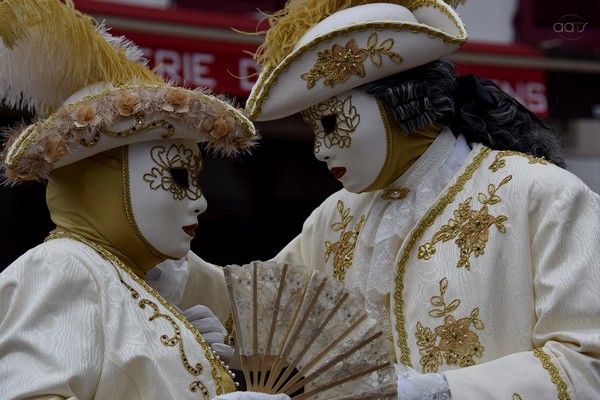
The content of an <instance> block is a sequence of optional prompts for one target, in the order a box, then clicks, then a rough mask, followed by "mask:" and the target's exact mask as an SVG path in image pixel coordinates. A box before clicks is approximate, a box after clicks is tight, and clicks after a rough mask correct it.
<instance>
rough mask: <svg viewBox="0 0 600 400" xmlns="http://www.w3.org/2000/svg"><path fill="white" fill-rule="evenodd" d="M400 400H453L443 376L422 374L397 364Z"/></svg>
mask: <svg viewBox="0 0 600 400" xmlns="http://www.w3.org/2000/svg"><path fill="white" fill-rule="evenodd" d="M396 374H397V375H398V399H399V400H452V396H451V395H450V387H449V386H448V382H446V377H444V375H442V374H421V373H419V372H417V371H415V370H414V369H412V368H409V367H407V366H405V365H402V364H396Z"/></svg>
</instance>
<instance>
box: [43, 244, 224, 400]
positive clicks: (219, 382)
mask: <svg viewBox="0 0 600 400" xmlns="http://www.w3.org/2000/svg"><path fill="white" fill-rule="evenodd" d="M61 238H69V239H71V240H76V241H78V242H81V243H84V244H86V245H87V246H89V247H91V248H92V249H94V250H95V251H96V252H97V253H98V254H99V255H100V256H101V257H102V258H104V259H105V260H107V261H108V262H110V264H111V265H112V266H113V268H114V269H115V272H116V273H117V276H118V278H119V281H120V282H121V283H122V284H123V285H124V286H125V287H126V288H127V289H128V290H129V292H130V293H131V295H132V297H133V298H134V299H138V298H139V297H140V294H139V292H138V291H137V290H135V289H134V288H133V287H131V286H130V285H128V284H127V283H126V282H125V280H124V279H123V276H122V275H121V271H122V272H125V273H126V274H127V276H128V277H129V278H130V279H132V280H133V281H135V282H136V283H137V284H138V285H140V286H142V287H143V288H144V290H145V291H147V292H148V293H150V294H151V295H152V296H153V297H154V298H155V299H156V301H158V303H160V304H161V305H162V306H163V307H164V308H166V309H167V310H169V312H170V313H171V314H172V315H173V316H175V317H176V318H177V319H178V320H179V322H180V323H181V324H182V325H184V326H185V327H186V328H187V329H188V330H189V331H191V333H192V334H193V335H194V337H195V339H196V342H198V344H199V345H200V346H201V347H202V349H203V351H204V355H205V357H206V359H207V360H208V362H209V364H210V365H211V375H212V378H213V380H214V382H215V386H216V392H217V394H224V393H226V392H229V391H232V390H234V385H233V380H232V376H231V373H230V371H227V369H226V368H225V367H224V366H222V365H221V364H220V362H219V361H217V360H216V359H215V357H214V355H213V353H212V350H211V349H210V347H209V345H208V344H207V343H206V342H205V341H204V339H203V338H202V336H201V335H200V332H198V330H197V329H196V328H194V326H193V325H192V324H190V322H189V321H188V320H187V319H185V317H183V315H181V314H180V313H179V312H178V311H176V310H175V309H174V308H173V306H172V305H171V304H170V303H169V302H168V301H166V300H165V299H164V298H163V297H162V296H161V295H160V294H159V293H158V292H157V291H155V290H154V289H152V288H151V287H150V286H148V284H147V283H146V282H144V281H143V280H142V279H141V278H140V277H138V276H137V275H136V274H134V273H133V272H132V271H131V269H129V268H128V267H127V266H126V265H125V264H123V262H122V261H121V260H119V259H118V258H117V257H116V256H115V255H113V254H112V253H110V252H109V251H108V250H106V249H105V248H103V247H101V246H99V245H97V244H95V243H93V242H90V241H89V240H87V239H85V238H83V237H81V236H79V235H76V234H73V233H68V232H55V233H52V234H50V235H48V237H46V239H45V240H46V241H48V240H53V239H61ZM142 302H144V304H146V303H149V304H147V305H150V304H153V305H154V307H156V304H155V303H154V302H152V301H149V300H147V299H144V300H141V301H140V302H139V303H138V304H139V305H140V307H141V308H144V307H142V306H141V304H142ZM154 307H152V308H154ZM154 309H155V310H157V308H154ZM173 324H175V325H177V323H176V322H175V321H173ZM178 329H179V327H178ZM179 332H180V333H181V331H180V330H179ZM176 336H177V335H176ZM163 340H166V341H168V338H167V337H166V336H162V337H161V342H162V341H163ZM163 343H164V342H163ZM182 362H183V363H184V365H185V364H186V363H187V357H185V355H183V356H182ZM187 364H188V365H189V363H187ZM197 365H198V364H197ZM186 369H187V367H186ZM188 371H190V370H189V369H188ZM190 373H191V371H190ZM228 374H229V375H228ZM193 386H194V383H192V384H191V385H190V390H192V391H194V390H193V389H192V387H193ZM196 386H197V384H196ZM203 386H204V385H203ZM204 387H206V386H204ZM205 399H210V396H205Z"/></svg>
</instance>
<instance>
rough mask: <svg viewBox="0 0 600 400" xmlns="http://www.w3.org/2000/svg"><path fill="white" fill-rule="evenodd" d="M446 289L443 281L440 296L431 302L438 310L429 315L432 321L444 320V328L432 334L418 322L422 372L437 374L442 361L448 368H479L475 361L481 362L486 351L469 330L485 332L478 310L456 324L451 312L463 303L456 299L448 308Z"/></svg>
mask: <svg viewBox="0 0 600 400" xmlns="http://www.w3.org/2000/svg"><path fill="white" fill-rule="evenodd" d="M447 288H448V280H447V279H446V278H444V279H442V280H441V281H440V295H439V296H433V297H432V298H431V304H433V305H434V306H435V307H437V308H434V309H433V310H431V311H429V315H430V316H431V317H433V318H444V323H443V325H440V326H438V327H437V328H435V329H434V330H433V331H432V330H431V329H430V328H427V327H423V325H422V324H421V322H417V332H416V333H415V336H416V337H417V345H418V346H419V348H420V349H419V354H420V355H421V360H420V363H421V366H422V367H423V372H437V370H438V368H439V366H440V365H441V364H442V363H443V359H445V360H446V364H447V365H458V366H460V367H468V366H470V365H475V364H476V362H475V360H474V359H473V357H479V358H481V356H482V355H483V351H484V347H483V346H482V345H481V343H480V342H479V336H478V335H477V334H476V333H475V332H473V331H472V330H470V329H469V328H470V327H471V325H473V327H474V328H475V329H478V330H481V329H483V328H484V325H483V322H482V321H481V320H480V319H479V318H478V316H479V309H478V308H475V309H473V311H471V314H470V315H469V316H468V317H465V318H461V319H459V320H457V319H456V318H455V317H454V316H453V315H452V314H451V312H452V311H454V310H456V309H457V308H458V307H459V306H460V300H459V299H454V300H452V301H451V302H450V303H448V304H446V301H445V300H444V295H445V294H446V289H447ZM438 338H439V342H438ZM442 358H443V359H442Z"/></svg>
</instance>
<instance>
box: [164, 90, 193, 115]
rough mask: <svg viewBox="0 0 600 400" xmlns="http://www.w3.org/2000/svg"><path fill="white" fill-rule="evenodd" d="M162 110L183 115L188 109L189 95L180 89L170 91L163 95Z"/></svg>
mask: <svg viewBox="0 0 600 400" xmlns="http://www.w3.org/2000/svg"><path fill="white" fill-rule="evenodd" d="M162 109H163V110H165V111H170V112H177V113H184V112H188V111H189V109H190V94H189V93H188V92H186V91H184V90H180V89H170V90H169V91H167V93H166V95H165V104H164V105H163V106H162Z"/></svg>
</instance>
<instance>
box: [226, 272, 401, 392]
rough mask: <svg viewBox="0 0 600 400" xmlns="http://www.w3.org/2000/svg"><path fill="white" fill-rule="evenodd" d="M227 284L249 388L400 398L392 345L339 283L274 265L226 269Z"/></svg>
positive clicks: (311, 273)
mask: <svg viewBox="0 0 600 400" xmlns="http://www.w3.org/2000/svg"><path fill="white" fill-rule="evenodd" d="M225 279H226V281H227V289H228V292H229V297H230V300H231V306H232V309H233V318H234V324H235V331H236V338H237V343H238V351H239V353H240V357H241V364H242V370H243V373H244V376H245V378H246V386H247V390H251V391H255V392H262V393H286V394H288V395H290V396H291V397H292V398H293V399H294V400H309V399H314V400H317V399H339V400H342V399H348V400H350V399H394V400H395V399H396V398H397V397H396V391H397V388H396V374H395V371H394V364H393V357H392V354H393V350H392V346H391V343H390V341H389V340H388V339H387V338H386V337H385V335H383V333H382V331H381V330H380V328H379V327H378V325H377V322H376V321H375V320H374V319H373V318H370V317H369V316H368V315H367V314H366V312H365V311H364V309H363V308H362V307H361V305H360V304H359V303H358V302H357V301H356V299H355V297H354V296H353V295H352V294H351V293H350V292H349V291H348V290H347V289H345V288H344V287H343V285H342V284H341V283H340V282H338V281H337V280H335V279H333V278H329V277H327V276H326V275H324V274H323V273H321V272H318V271H315V270H312V269H309V268H307V267H305V266H301V265H288V264H278V263H275V262H253V263H251V264H246V265H244V266H238V265H230V266H227V267H225Z"/></svg>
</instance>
